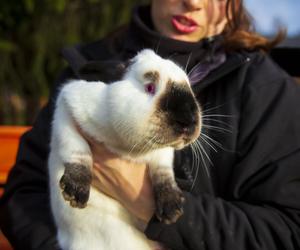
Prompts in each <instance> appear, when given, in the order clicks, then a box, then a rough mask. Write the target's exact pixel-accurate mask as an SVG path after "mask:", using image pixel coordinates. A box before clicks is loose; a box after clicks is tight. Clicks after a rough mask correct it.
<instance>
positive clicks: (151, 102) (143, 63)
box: [107, 49, 201, 154]
mask: <svg viewBox="0 0 300 250" xmlns="http://www.w3.org/2000/svg"><path fill="white" fill-rule="evenodd" d="M107 101H108V102H107V106H108V107H109V114H110V119H111V126H112V128H113V129H114V130H115V132H116V135H117V136H116V138H117V140H118V142H117V144H118V147H120V148H121V149H123V150H125V151H129V152H131V153H132V154H142V153H146V152H148V151H149V150H153V149H157V148H162V147H169V146H170V147H174V148H175V149H181V148H183V147H184V146H186V145H188V144H190V143H192V142H193V141H194V140H196V139H197V137H198V136H199V134H200V130H201V110H200V107H199V105H198V103H197V101H196V98H195V96H194V94H193V91H192V89H191V87H190V84H189V79H188V77H187V75H186V73H185V72H184V70H183V69H181V68H180V67H179V66H178V65H176V64H175V63H174V62H172V61H171V60H168V59H163V58H161V57H160V56H158V55H157V54H155V53H154V52H153V51H152V50H149V49H145V50H142V51H141V52H139V53H138V54H137V55H136V56H135V57H134V58H133V59H132V60H131V61H130V63H129V66H128V68H127V69H126V72H125V74H124V76H123V80H121V81H118V82H115V83H113V84H111V85H109V91H108V99H107Z"/></svg>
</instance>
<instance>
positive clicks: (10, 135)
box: [0, 126, 30, 250]
mask: <svg viewBox="0 0 300 250" xmlns="http://www.w3.org/2000/svg"><path fill="white" fill-rule="evenodd" d="M29 128H30V127H25V126H0V196H1V195H2V193H3V187H4V185H5V182H6V179H7V176H8V173H9V171H10V169H11V167H12V166H13V164H14V162H15V158H16V153H17V150H18V145H19V139H20V136H21V135H22V134H23V133H24V132H25V131H27V130H28V129H29ZM0 249H2V250H11V249H12V247H11V246H10V244H9V243H8V241H7V240H6V239H5V237H4V235H3V234H2V233H1V230H0Z"/></svg>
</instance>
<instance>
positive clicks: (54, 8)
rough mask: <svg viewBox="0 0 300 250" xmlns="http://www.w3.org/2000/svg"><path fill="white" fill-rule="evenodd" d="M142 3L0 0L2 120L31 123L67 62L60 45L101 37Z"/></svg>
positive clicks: (0, 120) (2, 122)
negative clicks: (61, 52)
mask: <svg viewBox="0 0 300 250" xmlns="http://www.w3.org/2000/svg"><path fill="white" fill-rule="evenodd" d="M141 2H147V1H137V0H114V1H106V0H9V1H0V58H1V63H0V124H32V122H33V120H34V119H35V117H36V114H37V112H38V111H39V109H40V107H41V105H42V104H43V103H44V102H45V100H47V98H48V95H49V89H50V88H51V85H52V84H53V83H54V81H55V78H56V77H57V75H58V74H59V72H60V71H61V70H62V69H63V67H64V62H63V60H62V58H61V57H60V55H59V52H60V50H61V48H63V47H65V46H68V45H72V44H76V43H79V42H88V41H94V40H97V39H100V38H101V37H103V36H104V35H105V34H106V33H108V32H109V31H111V30H113V29H114V28H116V27H117V26H119V25H121V24H124V23H126V22H127V21H128V19H129V15H130V12H131V9H132V7H133V5H135V4H136V3H141Z"/></svg>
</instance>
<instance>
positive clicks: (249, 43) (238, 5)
mask: <svg viewBox="0 0 300 250" xmlns="http://www.w3.org/2000/svg"><path fill="white" fill-rule="evenodd" d="M226 17H227V19H228V23H227V25H226V27H225V29H224V37H225V41H224V45H225V48H226V49H227V50H239V49H247V50H256V49H259V50H262V51H269V50H270V49H271V48H273V47H274V46H275V45H277V44H278V43H279V42H281V41H282V40H283V39H284V37H285V30H283V29H280V30H278V32H277V34H276V36H275V37H274V38H273V39H268V38H266V37H264V36H262V35H260V34H258V33H256V32H255V29H254V27H253V19H252V17H251V16H250V15H249V13H248V12H247V10H246V9H245V7H244V3H243V0H227V4H226Z"/></svg>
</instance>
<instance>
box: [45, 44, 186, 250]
mask: <svg viewBox="0 0 300 250" xmlns="http://www.w3.org/2000/svg"><path fill="white" fill-rule="evenodd" d="M147 71H157V72H159V75H160V81H159V84H157V86H156V87H157V91H156V94H155V95H151V94H149V93H146V92H145V90H144V85H145V84H147V83H148V82H147V81H146V80H145V79H144V77H143V75H144V73H145V72H147ZM170 78H171V79H172V80H173V81H176V82H180V83H182V82H186V83H188V78H187V76H186V74H185V73H184V71H183V70H182V69H181V68H179V67H178V66H177V65H175V64H174V63H173V62H171V61H169V60H164V59H162V58H160V57H159V56H157V55H156V54H155V53H154V52H152V51H150V50H143V51H142V52H140V53H139V54H138V55H137V56H136V57H135V58H134V59H133V62H132V65H131V66H130V68H129V70H128V71H127V73H126V74H125V76H124V78H123V80H121V81H118V82H114V83H112V84H109V85H106V84H105V83H103V82H87V81H84V80H74V81H70V82H69V83H67V84H66V85H65V86H64V87H63V88H62V90H61V92H60V94H59V96H58V99H57V105H56V109H55V113H54V120H53V127H52V137H51V152H50V156H49V174H50V189H51V207H52V212H53V215H54V218H55V222H56V225H57V228H58V242H59V244H60V246H61V247H62V248H63V249H64V250H96V249H97V250H150V249H152V247H151V245H152V243H151V242H150V241H148V240H147V239H146V237H145V235H144V234H143V232H141V231H140V230H139V229H138V227H137V223H136V222H137V221H136V219H135V218H134V217H133V216H132V215H130V214H129V213H128V212H127V210H126V209H125V208H124V207H122V206H121V205H120V204H119V203H118V202H117V201H115V200H113V199H111V198H109V197H107V196H106V195H104V194H102V193H100V192H99V191H98V190H96V189H95V188H94V187H93V186H91V189H90V197H89V200H88V203H87V206H86V207H85V208H84V209H79V208H73V207H71V206H70V205H69V203H68V202H66V201H65V200H64V198H63V196H62V194H61V189H60V187H59V181H60V179H61V177H62V175H63V174H64V163H66V162H80V163H84V164H85V165H87V166H88V167H89V168H90V170H92V156H91V152H90V148H89V145H88V144H87V142H86V141H85V140H84V139H83V138H82V136H81V135H80V134H79V133H78V130H77V127H76V126H78V127H80V128H81V129H82V131H84V132H85V133H86V134H88V135H89V136H91V137H92V138H93V139H95V140H96V141H98V142H103V143H104V144H105V145H106V146H107V147H108V148H109V149H110V150H111V151H113V152H115V153H117V154H119V155H121V156H123V157H125V158H127V159H131V160H135V161H141V162H146V163H148V164H149V166H150V168H151V169H152V171H153V172H154V171H158V170H162V169H164V170H163V171H167V172H169V174H170V175H173V172H172V165H173V154H174V149H173V148H172V147H170V146H166V147H164V148H157V149H153V150H151V151H150V152H145V153H143V154H141V155H139V154H138V153H137V152H136V153H135V154H134V153H133V151H134V150H133V147H134V146H136V147H141V146H142V145H141V144H143V145H144V144H145V143H148V142H149V138H151V136H153V134H155V130H156V129H157V127H158V126H159V125H156V124H151V123H150V122H149V121H150V118H151V117H150V115H149V114H152V113H153V111H154V110H153V109H154V103H155V100H157V98H158V97H159V96H160V94H161V93H163V92H164V90H165V88H166V85H165V83H166V82H167V81H168V80H169V79H170ZM147 131H149V133H148V132H147ZM151 131H152V132H151ZM153 131H154V132H153ZM124 135H126V136H124ZM131 151H132V154H131V153H130V152H131ZM155 169H156V170H155ZM172 178H174V176H172Z"/></svg>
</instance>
